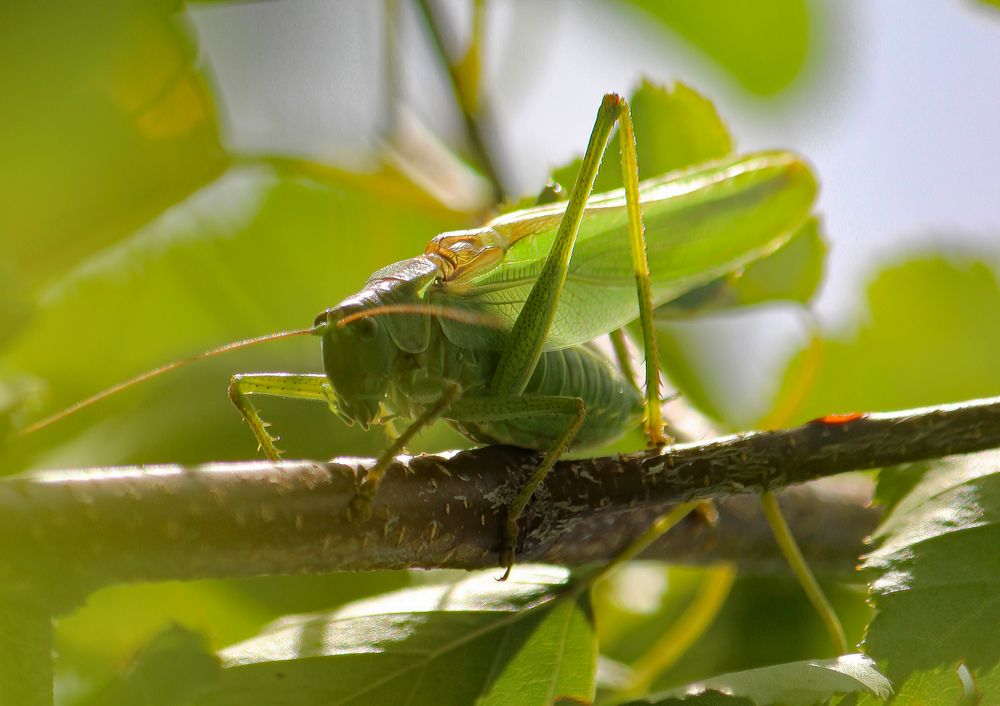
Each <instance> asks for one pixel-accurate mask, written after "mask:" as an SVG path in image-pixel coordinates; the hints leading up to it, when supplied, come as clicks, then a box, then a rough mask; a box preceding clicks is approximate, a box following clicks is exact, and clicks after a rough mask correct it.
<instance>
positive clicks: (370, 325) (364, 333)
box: [354, 319, 378, 341]
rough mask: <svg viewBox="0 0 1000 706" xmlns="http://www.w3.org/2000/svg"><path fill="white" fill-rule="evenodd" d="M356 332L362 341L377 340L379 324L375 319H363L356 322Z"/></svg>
mask: <svg viewBox="0 0 1000 706" xmlns="http://www.w3.org/2000/svg"><path fill="white" fill-rule="evenodd" d="M354 331H355V332H356V333H357V336H358V338H360V339H361V340H362V341H370V340H372V339H373V338H375V334H376V333H377V331H378V324H376V323H375V321H374V320H373V319H361V320H360V321H357V322H355V324H354Z"/></svg>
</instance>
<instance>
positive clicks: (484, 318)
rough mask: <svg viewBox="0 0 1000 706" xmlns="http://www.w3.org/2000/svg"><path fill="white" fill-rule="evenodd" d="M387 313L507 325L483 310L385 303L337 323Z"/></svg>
mask: <svg viewBox="0 0 1000 706" xmlns="http://www.w3.org/2000/svg"><path fill="white" fill-rule="evenodd" d="M387 314H426V315H428V316H437V317H439V318H442V319H451V320H452V321H458V322H460V323H463V324H473V325H476V326H485V327H487V328H495V329H502V328H504V326H505V324H504V321H503V319H501V318H500V317H499V316H494V315H493V314H487V313H486V312H483V311H471V310H469V309H458V308H456V307H453V306H441V305H439V304H385V305H383V306H373V307H372V308H371V309H362V310H360V311H355V312H354V313H353V314H348V315H347V316H345V317H343V318H342V319H338V320H337V324H336V325H337V327H338V328H340V327H342V326H346V325H347V324H349V323H351V322H352V321H358V320H359V319H368V318H374V317H376V316H385V315H387Z"/></svg>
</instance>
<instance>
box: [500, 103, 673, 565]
mask: <svg viewBox="0 0 1000 706" xmlns="http://www.w3.org/2000/svg"><path fill="white" fill-rule="evenodd" d="M616 123H618V124H619V125H620V132H621V153H622V158H621V168H622V178H623V181H624V183H625V201H626V204H627V209H626V211H627V214H628V232H629V244H630V248H631V251H632V265H633V269H634V270H635V277H636V283H637V284H636V287H637V296H638V300H639V311H640V319H641V321H642V330H643V336H644V338H645V340H644V342H643V345H644V348H645V352H646V368H647V370H646V422H645V430H646V434H647V438H648V439H649V442H650V444H652V445H660V444H663V443H666V437H665V435H664V434H663V429H662V420H661V418H660V396H659V380H660V376H659V359H658V354H657V351H656V340H655V338H654V337H653V335H652V334H653V328H652V321H653V305H652V294H651V284H650V281H649V265H648V263H647V260H646V245H645V241H644V239H643V226H642V209H641V208H640V205H639V186H638V184H639V172H638V167H637V163H636V158H635V136H634V132H633V129H632V115H631V112H630V111H629V107H628V103H627V102H626V101H625V99H624V98H622V97H621V96H618V95H615V94H607V95H605V96H604V100H603V101H602V102H601V107H600V109H599V110H598V112H597V120H596V121H595V122H594V129H593V131H592V132H591V135H590V142H589V144H588V145H587V151H586V152H585V153H584V155H583V165H582V166H581V168H580V174H579V176H577V179H576V183H575V184H574V185H573V190H572V191H571V192H570V196H569V202H568V203H567V205H566V211H565V212H564V214H563V218H562V221H561V222H560V223H559V230H558V232H557V233H556V237H555V240H554V241H553V243H552V248H551V250H550V251H549V254H548V257H547V258H546V260H545V264H544V265H543V266H542V270H541V272H540V273H539V275H538V278H537V280H536V281H535V284H534V286H533V287H532V289H531V292H530V293H529V294H528V297H527V299H526V300H525V302H524V306H523V308H522V309H521V312H520V314H518V317H517V321H515V322H514V326H513V328H512V329H511V333H510V335H509V336H508V338H507V344H506V346H505V347H504V349H503V351H502V352H501V354H500V360H499V363H498V364H497V369H496V371H495V373H494V375H493V379H492V380H491V381H490V397H493V398H505V397H517V396H519V395H520V394H521V393H522V392H524V389H525V387H526V386H527V384H528V381H529V380H530V379H531V375H532V373H533V372H534V370H535V367H536V366H537V365H538V360H539V358H540V357H541V355H542V350H543V349H544V348H545V341H546V339H547V338H548V336H549V330H550V329H551V327H552V321H553V320H554V318H555V314H556V309H557V308H558V306H559V298H560V295H561V293H562V290H563V287H564V285H565V283H566V277H567V274H568V273H569V265H570V260H571V259H572V257H573V247H574V245H575V244H576V238H577V235H578V233H579V231H580V223H581V222H582V220H583V215H584V211H585V209H586V206H587V200H588V199H589V198H590V194H591V192H592V191H593V189H594V181H595V179H596V178H597V171H598V169H599V168H600V166H601V160H602V159H603V156H604V152H605V150H606V149H607V146H608V141H609V140H610V138H611V132H612V131H613V129H614V126H615V124H616ZM580 420H581V421H582V414H581V416H580ZM577 428H579V423H577ZM575 433H576V432H575V430H574V431H573V434H572V435H575ZM572 435H570V436H569V439H570V440H571V439H572ZM568 445H569V441H565V440H564V439H563V438H560V439H558V440H555V444H554V446H553V449H552V450H551V451H550V452H549V454H547V455H546V457H545V458H546V461H545V462H543V464H542V466H541V467H540V471H539V472H538V473H536V474H535V476H537V479H536V478H535V477H534V476H533V478H532V482H533V486H532V487H531V488H530V489H528V488H526V489H525V490H526V492H522V493H521V494H520V495H518V499H517V502H519V503H520V504H521V507H520V509H516V511H513V510H515V508H512V512H510V513H509V515H513V516H514V528H515V529H516V520H517V517H518V516H519V515H520V511H521V510H523V506H524V504H526V503H527V501H528V499H529V498H530V497H531V493H532V492H534V488H536V487H537V486H538V485H539V484H540V483H541V482H542V480H543V479H544V477H545V474H547V473H548V472H549V470H551V468H552V465H553V464H554V463H555V459H556V458H558V454H561V453H562V452H563V451H565V448H566V447H567V446H568ZM560 446H561V448H560ZM557 449H558V453H556V454H554V455H553V453H552V452H553V451H556V450H557ZM550 456H552V458H551V459H550ZM510 557H511V560H512V557H513V553H512V552H510ZM508 569H509V567H508Z"/></svg>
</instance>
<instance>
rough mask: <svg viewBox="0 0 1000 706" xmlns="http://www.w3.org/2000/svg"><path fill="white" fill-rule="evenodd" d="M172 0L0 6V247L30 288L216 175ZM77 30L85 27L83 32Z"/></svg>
mask: <svg viewBox="0 0 1000 706" xmlns="http://www.w3.org/2000/svg"><path fill="white" fill-rule="evenodd" d="M5 9H6V8H5ZM181 10H182V7H181V3H180V2H179V0H163V1H159V2H142V3H136V2H130V1H126V0H109V1H108V2H102V3H99V4H98V5H88V4H80V3H72V2H68V3H60V4H59V6H58V9H56V8H54V7H51V6H50V7H42V6H41V5H34V4H32V3H24V4H18V6H17V7H16V8H15V7H13V6H12V7H10V8H9V11H6V12H5V13H4V35H3V36H4V41H3V42H2V43H0V65H3V66H17V67H18V70H16V71H5V72H3V74H2V76H0V94H2V95H3V97H4V106H5V110H4V111H2V113H0V135H3V138H4V168H3V169H2V170H0V193H2V194H3V196H4V206H3V208H2V209H0V252H3V254H4V257H5V258H9V259H10V261H11V262H13V263H15V265H16V271H17V272H18V274H19V276H20V278H21V279H22V280H23V282H24V283H25V285H26V286H31V287H32V288H37V287H38V286H39V285H40V284H42V283H44V282H46V281H48V280H49V279H50V278H51V277H52V276H53V275H57V274H59V273H61V272H63V271H65V270H66V269H68V268H70V267H72V266H73V265H75V264H76V263H77V262H79V261H80V260H81V259H83V258H84V257H85V256H87V255H88V254H89V253H91V252H94V251H96V250H98V249H99V248H101V247H103V246H105V245H107V244H109V243H112V242H114V241H115V240H117V239H118V238H120V237H122V236H124V235H126V234H127V233H129V232H130V231H131V230H133V229H134V228H136V227H138V226H140V225H141V224H143V223H145V222H147V221H148V220H149V219H150V218H152V217H154V216H155V215H156V214H158V213H159V212H160V211H162V210H163V209H164V208H166V207H168V206H170V205H172V204H174V203H176V202H177V201H179V200H181V199H183V198H184V197H186V196H187V195H188V194H190V193H191V192H192V191H194V190H195V189H197V188H198V187H200V186H201V185H203V184H205V183H207V182H208V181H211V180H212V179H213V178H215V177H216V176H217V175H218V174H219V173H221V172H222V171H223V169H224V168H225V165H226V163H227V159H228V158H227V156H226V154H225V152H224V150H223V148H222V146H221V143H220V139H219V129H218V121H217V119H216V114H215V107H214V102H213V97H212V95H211V93H210V91H209V90H208V87H207V82H206V80H205V76H204V74H203V73H202V72H201V71H200V70H199V68H198V61H199V52H198V49H197V46H196V42H195V37H194V33H193V32H192V31H190V28H189V27H187V26H186V25H185V23H184V22H183V19H182V17H180V16H179V15H178V14H177V13H179V12H180V11H181ZM82 28H86V31H83V30H82Z"/></svg>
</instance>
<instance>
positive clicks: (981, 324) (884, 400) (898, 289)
mask: <svg viewBox="0 0 1000 706" xmlns="http://www.w3.org/2000/svg"><path fill="white" fill-rule="evenodd" d="M998 311H1000V284H998V281H997V275H996V273H995V272H994V271H993V269H992V268H991V267H990V266H988V265H987V264H985V263H984V262H982V261H980V260H977V259H976V258H974V257H972V256H958V255H950V256H948V257H947V258H945V257H943V256H939V255H934V254H928V255H924V256H921V257H915V258H913V259H910V260H907V261H904V262H901V263H899V264H896V265H892V266H889V267H887V268H886V269H885V270H883V271H882V272H880V273H879V274H878V275H877V276H876V277H875V278H874V281H873V282H872V283H871V284H870V285H869V287H868V307H867V311H864V312H860V313H859V314H858V315H857V316H856V322H857V323H856V324H855V325H854V327H851V328H847V329H846V330H842V331H834V332H825V333H824V334H823V337H822V339H821V340H818V341H816V342H815V343H814V348H812V349H807V350H805V351H803V352H802V353H800V354H799V355H797V356H796V357H795V358H793V360H792V361H791V363H790V364H789V366H788V369H787V371H786V373H785V379H784V381H783V382H782V384H781V389H780V390H779V393H778V396H777V400H776V403H775V408H776V409H779V410H782V412H781V414H780V415H779V416H780V417H781V418H782V420H783V421H782V423H783V424H791V423H795V422H798V421H805V420H808V419H813V418H816V417H819V416H822V415H824V414H830V413H833V412H850V411H885V410H893V409H906V408H910V407H921V406H926V405H935V404H941V403H945V402H955V401H959V400H964V399H975V398H978V397H989V396H992V395H998V394H1000V366H998V365H997V364H996V362H997V357H996V354H997V350H1000V317H998V316H997V312H998Z"/></svg>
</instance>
